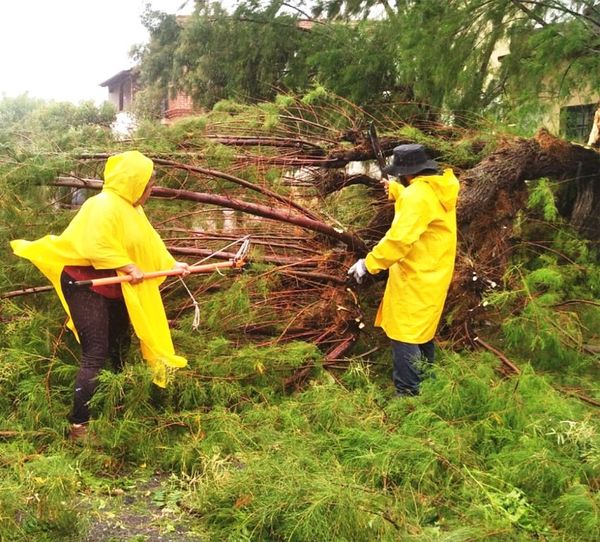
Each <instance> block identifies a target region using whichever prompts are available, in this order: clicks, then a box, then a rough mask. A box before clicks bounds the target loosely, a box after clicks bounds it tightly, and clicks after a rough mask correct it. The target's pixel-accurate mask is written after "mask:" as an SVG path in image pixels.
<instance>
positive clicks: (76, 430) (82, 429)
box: [69, 423, 87, 442]
mask: <svg viewBox="0 0 600 542" xmlns="http://www.w3.org/2000/svg"><path fill="white" fill-rule="evenodd" d="M86 435H87V425H85V424H83V423H74V424H72V425H71V431H69V440H72V441H73V442H81V441H82V440H83V439H84V438H85V436H86Z"/></svg>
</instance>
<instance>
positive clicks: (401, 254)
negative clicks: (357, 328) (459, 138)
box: [348, 144, 459, 396]
mask: <svg viewBox="0 0 600 542" xmlns="http://www.w3.org/2000/svg"><path fill="white" fill-rule="evenodd" d="M383 172H384V173H387V174H389V175H393V176H395V177H398V178H399V179H400V183H398V182H396V181H389V182H388V181H384V183H385V185H386V191H387V193H388V196H389V199H391V200H393V201H394V202H395V203H394V220H393V222H392V225H391V227H390V229H389V230H388V231H387V233H386V234H385V236H384V237H383V239H381V241H379V243H378V244H377V245H376V246H375V247H374V248H373V250H371V252H369V254H368V255H367V256H366V258H364V259H360V260H358V261H357V262H356V263H355V264H354V265H353V266H352V267H350V269H349V270H348V274H349V275H351V276H352V277H354V279H355V280H356V281H357V282H359V283H361V282H362V281H363V279H364V277H365V276H366V275H367V274H368V273H370V274H377V273H379V272H380V271H382V270H384V269H389V278H388V282H387V286H386V289H385V293H384V296H383V300H382V301H381V304H380V306H379V310H378V312H377V317H376V319H375V325H376V326H379V327H381V328H383V330H384V331H385V333H386V335H387V336H388V337H389V338H390V339H391V342H392V360H393V375H392V377H393V381H394V385H395V387H396V394H397V395H400V396H403V395H415V394H417V393H418V391H419V384H420V382H421V378H422V371H421V363H422V362H423V361H425V362H428V363H433V360H434V343H433V338H434V335H435V333H436V329H437V326H438V324H439V321H440V318H441V315H442V310H443V308H444V303H445V300H446V295H447V293H448V288H449V286H450V282H451V280H452V274H453V272H454V259H455V255H456V202H457V197H458V190H459V183H458V180H457V179H456V177H455V176H454V173H453V172H452V170H451V169H446V170H444V171H443V173H441V174H440V173H439V167H438V164H437V162H436V161H434V160H431V159H430V158H429V156H427V153H426V151H425V148H424V147H423V146H422V145H415V144H411V145H400V146H398V147H396V148H395V149H394V154H393V161H392V164H391V165H389V166H387V167H386V168H384V170H383Z"/></svg>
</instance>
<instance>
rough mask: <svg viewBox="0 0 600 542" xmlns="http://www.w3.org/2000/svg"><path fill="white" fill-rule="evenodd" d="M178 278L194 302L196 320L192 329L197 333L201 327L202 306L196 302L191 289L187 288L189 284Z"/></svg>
mask: <svg viewBox="0 0 600 542" xmlns="http://www.w3.org/2000/svg"><path fill="white" fill-rule="evenodd" d="M177 278H178V279H179V280H180V281H181V284H183V287H184V288H185V291H186V292H187V293H188V295H189V296H190V299H191V300H192V304H193V305H194V320H193V322H192V329H193V330H194V331H195V330H197V329H198V327H200V305H199V304H198V301H196V298H195V297H194V294H192V292H190V289H189V288H188V287H187V284H186V283H185V281H184V280H183V279H182V278H181V277H177Z"/></svg>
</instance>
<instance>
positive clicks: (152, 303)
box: [11, 151, 187, 387]
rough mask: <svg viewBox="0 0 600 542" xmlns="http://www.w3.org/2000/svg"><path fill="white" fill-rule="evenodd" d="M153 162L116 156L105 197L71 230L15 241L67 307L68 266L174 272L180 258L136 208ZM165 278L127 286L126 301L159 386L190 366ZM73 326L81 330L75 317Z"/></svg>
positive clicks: (88, 205) (91, 203)
mask: <svg viewBox="0 0 600 542" xmlns="http://www.w3.org/2000/svg"><path fill="white" fill-rule="evenodd" d="M153 168H154V164H153V163H152V160H150V159H149V158H147V157H146V156H144V155H143V154H141V153H140V152H138V151H128V152H124V153H121V154H117V155H115V156H111V157H110V158H109V159H108V160H107V162H106V167H105V170H104V187H103V189H102V192H101V193H100V194H98V195H96V196H94V197H92V198H90V199H88V200H87V201H86V202H85V203H84V204H83V205H82V207H81V209H80V210H79V212H78V213H77V214H76V215H75V217H74V218H73V220H72V221H71V223H70V224H69V225H68V226H67V228H66V229H65V231H64V232H63V233H62V234H61V235H59V236H56V235H47V236H45V237H42V238H41V239H38V240H37V241H32V242H30V241H24V240H22V239H20V240H16V241H12V242H11V246H12V249H13V251H14V253H15V254H16V255H17V256H21V257H23V258H27V259H28V260H30V261H31V262H32V263H33V264H35V265H36V266H37V267H38V268H39V270H40V271H41V272H42V273H44V275H46V276H47V277H48V279H50V282H52V284H53V286H54V288H55V289H56V292H57V294H58V297H59V298H60V300H61V302H62V304H63V307H64V308H65V310H66V311H67V314H69V308H68V306H67V303H66V301H65V298H64V296H63V293H62V290H61V287H60V275H61V273H62V270H63V267H64V266H66V265H85V266H93V267H94V268H96V269H117V268H119V267H123V266H125V265H128V264H131V263H133V264H135V265H137V267H139V268H140V269H141V270H142V271H143V272H150V271H159V270H161V269H171V268H172V267H173V264H174V263H175V259H174V258H173V257H172V256H171V255H170V254H169V252H168V251H167V249H166V247H165V245H164V243H163V241H162V239H161V238H160V236H159V235H158V233H157V232H156V231H155V230H154V228H153V227H152V225H151V224H150V222H149V221H148V219H147V218H146V215H145V214H144V210H143V209H142V207H141V206H139V205H138V206H136V207H134V206H133V203H135V202H136V201H137V200H138V199H139V198H140V196H141V195H142V194H143V192H144V189H145V188H146V185H147V184H148V181H149V180H150V177H151V175H152V170H153ZM163 280H164V277H161V278H156V279H145V280H144V281H142V282H141V283H139V284H136V285H131V284H129V283H123V284H122V286H121V287H122V290H123V297H124V298H125V304H126V305H127V312H128V313H129V317H130V319H131V324H132V326H133V329H134V331H135V334H136V335H137V337H138V338H139V339H140V344H141V350H142V355H143V357H144V359H146V361H147V362H148V363H149V365H150V367H151V370H152V374H153V379H154V383H155V384H157V385H158V386H161V387H164V386H166V383H167V377H168V369H169V368H177V367H185V366H186V365H187V361H186V360H185V358H183V357H181V356H177V355H175V352H174V349H173V343H172V341H171V333H170V331H169V326H168V323H167V318H166V315H165V309H164V306H163V303H162V299H161V297H160V292H159V289H158V287H159V286H160V284H161V283H162V282H163ZM68 325H69V327H70V328H71V329H72V330H73V331H75V329H74V327H73V322H72V321H71V319H70V315H69V322H68Z"/></svg>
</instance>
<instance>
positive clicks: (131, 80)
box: [100, 68, 196, 131]
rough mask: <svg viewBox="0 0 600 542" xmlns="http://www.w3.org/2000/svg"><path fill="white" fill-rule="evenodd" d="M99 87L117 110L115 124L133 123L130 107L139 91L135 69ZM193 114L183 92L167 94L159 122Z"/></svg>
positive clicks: (192, 107)
mask: <svg viewBox="0 0 600 542" xmlns="http://www.w3.org/2000/svg"><path fill="white" fill-rule="evenodd" d="M100 86H101V87H107V89H108V101H109V102H110V103H112V104H113V105H114V106H115V108H116V109H117V123H118V124H119V125H123V126H124V127H126V126H128V125H129V124H131V123H133V122H134V118H133V115H132V106H133V102H134V99H135V94H136V92H137V91H138V90H140V84H139V72H138V71H137V69H136V68H130V69H128V70H122V71H120V72H119V73H117V74H115V75H113V76H112V77H110V78H109V79H107V80H106V81H104V82H103V83H100ZM195 113H196V110H195V108H194V103H193V101H192V98H191V97H190V96H189V95H187V94H185V93H183V92H178V93H176V94H174V95H171V94H170V93H169V95H168V96H166V97H165V98H164V100H163V102H162V107H161V121H162V122H163V123H164V124H169V123H171V122H173V121H174V120H176V119H180V118H184V117H189V116H192V115H194V114H195ZM118 131H121V130H118Z"/></svg>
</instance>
